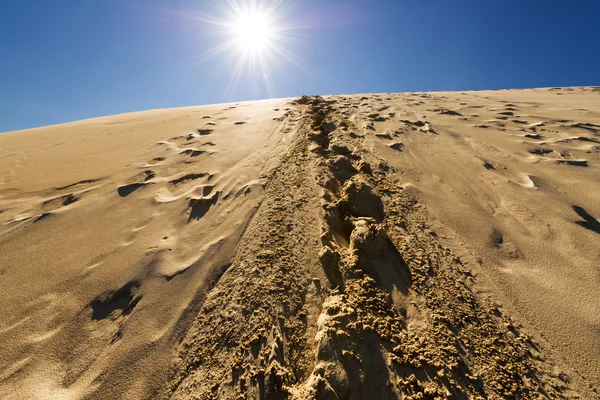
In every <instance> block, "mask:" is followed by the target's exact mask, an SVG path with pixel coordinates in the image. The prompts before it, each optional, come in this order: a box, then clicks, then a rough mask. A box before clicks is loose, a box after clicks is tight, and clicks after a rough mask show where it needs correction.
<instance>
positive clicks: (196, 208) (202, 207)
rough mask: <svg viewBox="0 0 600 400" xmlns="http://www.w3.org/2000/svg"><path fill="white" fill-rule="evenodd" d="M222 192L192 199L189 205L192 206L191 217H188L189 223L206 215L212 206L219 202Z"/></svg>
mask: <svg viewBox="0 0 600 400" xmlns="http://www.w3.org/2000/svg"><path fill="white" fill-rule="evenodd" d="M219 195H220V192H217V193H215V194H214V195H212V196H211V197H200V198H195V199H190V202H189V204H188V207H190V208H191V212H190V217H189V218H188V223H189V222H191V221H192V220H196V221H197V220H200V219H201V218H202V217H204V216H205V215H206V213H207V212H208V211H209V210H210V208H211V207H212V206H213V205H214V204H216V203H217V201H218V200H219Z"/></svg>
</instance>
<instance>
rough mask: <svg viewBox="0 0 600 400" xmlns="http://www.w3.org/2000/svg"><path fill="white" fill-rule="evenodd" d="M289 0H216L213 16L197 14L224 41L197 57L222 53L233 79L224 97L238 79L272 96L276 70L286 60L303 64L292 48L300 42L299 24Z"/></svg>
mask: <svg viewBox="0 0 600 400" xmlns="http://www.w3.org/2000/svg"><path fill="white" fill-rule="evenodd" d="M289 1H290V0H226V1H222V0H218V1H217V0H214V2H215V4H219V6H220V7H219V8H218V12H217V13H216V14H215V15H214V16H211V15H203V14H197V15H195V17H196V18H197V19H198V20H200V21H202V22H203V23H207V24H210V25H212V26H214V27H216V28H217V30H216V31H215V32H216V33H217V34H219V35H220V36H221V37H222V38H223V41H222V43H221V44H219V45H217V46H215V47H213V48H210V49H209V50H207V51H206V52H204V53H202V54H200V55H198V56H197V58H198V59H202V60H206V59H210V58H212V57H215V56H217V55H219V56H223V65H225V64H228V65H227V67H230V68H231V70H232V71H231V78H230V81H229V83H228V84H227V88H226V89H225V96H227V94H228V93H230V90H233V89H234V88H235V87H236V86H237V85H238V82H239V80H240V79H241V78H242V77H244V78H245V79H248V80H251V81H253V84H254V85H255V86H254V87H258V86H259V85H258V84H257V82H258V81H261V82H260V85H261V86H263V87H264V88H265V90H266V91H267V92H268V93H269V95H271V92H272V90H273V88H272V87H271V77H272V74H273V72H274V71H276V70H279V69H281V68H282V66H283V65H285V64H286V63H291V64H293V65H295V66H297V67H301V60H299V59H298V58H297V57H296V56H295V55H294V54H293V53H292V52H291V51H290V49H289V47H290V46H292V45H293V44H294V43H297V37H296V35H297V33H298V27H297V24H295V23H294V21H293V18H290V13H289V10H290V6H289Z"/></svg>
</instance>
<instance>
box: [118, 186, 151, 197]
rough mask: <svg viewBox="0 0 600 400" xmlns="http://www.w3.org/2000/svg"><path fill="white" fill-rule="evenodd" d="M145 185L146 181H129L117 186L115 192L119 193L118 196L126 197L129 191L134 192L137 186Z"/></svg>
mask: <svg viewBox="0 0 600 400" xmlns="http://www.w3.org/2000/svg"><path fill="white" fill-rule="evenodd" d="M146 185H147V183H131V184H129V185H124V186H121V187H119V188H118V189H117V193H119V196H121V197H127V196H129V195H130V194H131V193H133V192H135V191H136V190H138V189H139V188H141V187H143V186H146Z"/></svg>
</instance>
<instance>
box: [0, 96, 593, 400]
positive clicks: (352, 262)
mask: <svg viewBox="0 0 600 400" xmlns="http://www.w3.org/2000/svg"><path fill="white" fill-rule="evenodd" d="M0 171H3V172H2V174H1V176H0V187H1V188H2V190H1V192H0V288H1V290H2V296H1V297H0V309H1V310H3V313H2V315H1V316H0V343H1V344H0V360H1V361H2V363H1V366H0V368H1V369H0V395H2V396H1V397H3V398H14V399H19V398H52V397H53V396H54V397H56V398H63V397H71V398H106V399H109V398H181V399H188V398H238V397H240V396H241V397H242V398H274V399H275V398H285V397H290V398H327V399H329V398H331V399H336V398H340V399H342V398H344V399H356V398H445V397H452V398H478V397H480V398H540V397H541V398H597V397H598V396H599V395H598V389H597V388H598V387H600V370H599V369H598V367H597V366H598V365H600V352H599V351H598V349H599V344H600V337H599V336H598V332H599V327H600V321H599V320H598V316H599V315H600V313H599V311H600V310H598V304H600V303H599V301H598V300H599V296H600V295H599V294H598V293H600V292H599V291H598V288H599V286H600V282H599V277H598V265H600V236H599V235H600V225H599V223H598V220H597V219H598V218H600V200H599V199H600V197H599V196H598V194H599V189H600V188H599V183H600V90H598V89H597V88H564V89H536V90H515V91H493V92H465V93H406V94H374V95H350V96H330V97H326V98H320V97H303V98H301V99H295V100H272V101H263V102H254V103H240V104H236V105H233V104H231V105H217V106H205V107H190V108H184V109H173V110H157V111H149V112H144V113H134V114H125V115H119V116H114V117H105V118H98V119H95V120H88V121H81V122H77V123H72V124H65V125H61V126H55V127H47V128H40V129H35V130H30V131H24V132H13V133H7V134H3V135H0Z"/></svg>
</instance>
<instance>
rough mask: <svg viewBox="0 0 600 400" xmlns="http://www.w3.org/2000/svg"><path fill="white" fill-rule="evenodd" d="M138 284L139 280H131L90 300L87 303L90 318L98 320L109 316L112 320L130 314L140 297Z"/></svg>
mask: <svg viewBox="0 0 600 400" xmlns="http://www.w3.org/2000/svg"><path fill="white" fill-rule="evenodd" d="M140 286H141V283H140V282H139V281H132V282H129V283H128V284H126V285H125V286H123V287H122V288H120V289H118V290H115V291H112V292H108V293H104V294H102V295H101V296H99V297H97V298H95V299H94V300H92V301H91V302H90V304H89V307H90V308H91V309H92V320H94V321H100V320H103V319H106V318H109V317H110V318H111V319H113V320H114V319H117V318H119V317H126V316H127V315H129V314H131V312H132V311H133V309H134V308H135V306H136V305H137V304H138V303H139V302H140V300H141V299H142V296H141V294H140V293H139V292H140Z"/></svg>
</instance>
